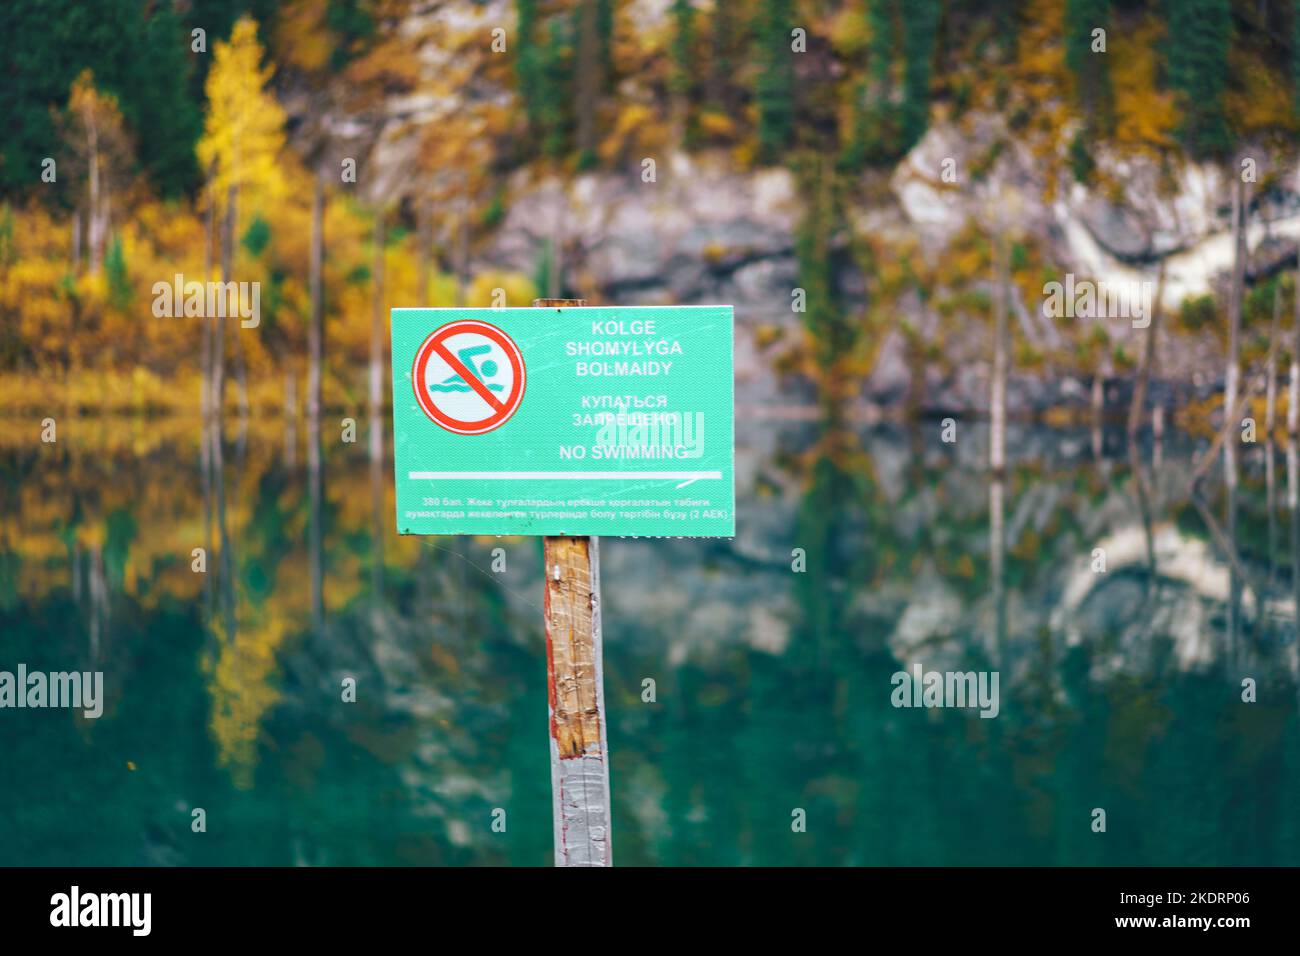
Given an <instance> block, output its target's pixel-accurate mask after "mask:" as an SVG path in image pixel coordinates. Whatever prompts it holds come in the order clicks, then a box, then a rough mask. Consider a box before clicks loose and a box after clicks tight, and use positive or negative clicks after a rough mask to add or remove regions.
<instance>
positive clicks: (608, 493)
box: [392, 305, 735, 537]
mask: <svg viewBox="0 0 1300 956" xmlns="http://www.w3.org/2000/svg"><path fill="white" fill-rule="evenodd" d="M732 322H733V317H732V308H731V306H729V305H692V306H662V307H661V306H638V307H596V308H576V307H562V308H531V309H523V308H520V309H394V310H393V313H392V334H393V436H394V467H395V471H396V485H397V530H398V532H399V533H401V534H493V535H495V534H526V535H533V534H536V535H558V534H570V535H632V536H637V535H647V536H690V537H730V536H732V535H733V534H734V533H735V491H734V461H735V456H734V441H733V414H734V407H733V394H732Z"/></svg>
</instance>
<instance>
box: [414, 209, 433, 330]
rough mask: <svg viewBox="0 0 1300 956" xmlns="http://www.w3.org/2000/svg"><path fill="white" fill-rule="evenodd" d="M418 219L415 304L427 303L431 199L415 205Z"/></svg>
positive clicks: (431, 250)
mask: <svg viewBox="0 0 1300 956" xmlns="http://www.w3.org/2000/svg"><path fill="white" fill-rule="evenodd" d="M416 219H417V220H419V232H420V252H419V257H418V258H417V259H416V262H415V301H416V304H417V305H428V304H429V260H430V259H431V257H432V255H433V201H432V200H428V201H425V202H421V203H419V205H418V206H417V207H416Z"/></svg>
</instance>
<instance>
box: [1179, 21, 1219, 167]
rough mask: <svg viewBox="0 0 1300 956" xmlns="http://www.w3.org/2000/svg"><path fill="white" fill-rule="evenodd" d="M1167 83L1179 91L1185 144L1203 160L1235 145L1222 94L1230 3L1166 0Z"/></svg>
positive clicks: (1181, 129) (1181, 131)
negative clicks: (1167, 32)
mask: <svg viewBox="0 0 1300 956" xmlns="http://www.w3.org/2000/svg"><path fill="white" fill-rule="evenodd" d="M1166 7H1167V10H1168V25H1169V35H1168V63H1169V84H1170V86H1171V87H1173V89H1174V90H1175V91H1176V92H1177V93H1178V97H1179V105H1180V107H1181V109H1182V115H1183V120H1182V124H1181V126H1180V129H1179V134H1180V136H1181V137H1182V140H1183V143H1184V145H1186V146H1187V148H1188V149H1189V150H1190V151H1191V152H1192V153H1193V155H1196V156H1199V157H1212V156H1222V155H1223V154H1224V153H1226V152H1227V151H1228V149H1229V148H1230V146H1231V139H1230V136H1229V133H1228V123H1227V117H1226V116H1225V114H1224V107H1223V91H1224V87H1225V85H1226V83H1227V76H1228V43H1229V41H1230V39H1231V32H1232V10H1231V7H1230V3H1229V0H1168V2H1167V4H1166Z"/></svg>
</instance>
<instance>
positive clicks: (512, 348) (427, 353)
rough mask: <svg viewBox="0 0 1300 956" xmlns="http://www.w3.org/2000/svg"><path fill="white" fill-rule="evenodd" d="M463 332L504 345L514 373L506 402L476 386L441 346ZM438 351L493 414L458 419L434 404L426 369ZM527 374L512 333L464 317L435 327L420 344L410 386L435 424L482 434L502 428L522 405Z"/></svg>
mask: <svg viewBox="0 0 1300 956" xmlns="http://www.w3.org/2000/svg"><path fill="white" fill-rule="evenodd" d="M462 332H474V333H477V334H479V335H482V336H483V337H485V338H487V339H490V340H491V341H492V342H494V343H496V344H497V345H499V346H501V350H502V351H503V352H505V353H506V358H507V359H509V361H510V368H511V370H512V371H513V372H514V385H513V386H512V387H511V389H510V394H509V395H507V396H506V399H505V401H504V402H503V401H499V400H498V399H497V398H496V396H495V395H493V394H492V393H491V392H490V391H487V390H486V388H479V387H478V386H477V385H476V383H477V382H478V379H477V378H476V377H475V376H474V375H472V374H470V375H466V371H467V370H466V369H465V368H464V367H463V366H462V365H461V363H460V360H459V359H457V358H456V357H455V356H453V355H452V354H451V353H450V352H448V351H447V350H446V349H445V348H444V347H443V346H442V343H443V342H444V341H446V340H447V339H448V338H450V337H451V336H453V335H458V334H460V333H462ZM435 352H437V353H438V355H439V357H440V358H442V360H443V361H444V362H446V363H447V364H448V365H450V366H451V367H452V369H453V370H455V371H456V372H458V373H459V374H460V375H461V377H462V378H464V379H465V381H466V384H468V385H469V386H470V387H471V388H473V389H474V391H475V392H477V393H478V395H479V397H480V398H482V399H483V400H484V401H485V402H487V403H488V405H489V406H491V407H492V408H493V409H494V411H493V413H492V414H491V415H489V416H488V417H487V418H483V419H480V420H478V421H472V422H467V421H461V420H460V419H458V418H452V417H451V416H450V415H448V414H447V413H446V412H444V411H442V410H441V409H440V408H438V406H437V405H436V404H434V401H433V399H431V398H430V397H429V395H428V394H427V390H426V388H425V384H424V372H425V369H426V368H427V367H428V365H429V359H430V357H431V356H432V355H433V354H434V353H435ZM524 374H525V373H524V356H523V353H522V352H520V351H519V346H518V345H516V344H515V343H514V340H513V339H511V338H510V336H508V335H506V334H505V333H504V332H502V331H501V330H500V329H498V328H497V327H496V326H495V325H488V324H487V323H486V322H479V321H477V320H474V319H462V320H459V321H456V322H448V323H447V324H446V325H444V326H442V327H440V328H438V329H435V330H434V331H433V332H431V333H430V334H429V337H428V338H426V339H425V340H424V341H423V342H422V343H421V344H420V347H419V349H417V350H416V353H415V365H414V366H413V368H412V369H411V385H412V388H413V390H414V391H415V400H416V401H417V402H419V403H420V409H421V410H422V411H423V412H424V414H425V415H427V416H429V418H430V420H431V421H433V423H434V424H436V425H439V426H441V427H442V428H445V429H446V430H447V431H449V432H455V433H456V434H457V435H482V434H484V433H486V432H490V431H493V430H494V429H497V428H500V427H501V426H502V425H504V424H505V423H506V422H507V421H508V420H509V419H510V416H511V415H513V414H514V413H515V411H516V409H518V408H519V403H520V402H521V401H523V398H524Z"/></svg>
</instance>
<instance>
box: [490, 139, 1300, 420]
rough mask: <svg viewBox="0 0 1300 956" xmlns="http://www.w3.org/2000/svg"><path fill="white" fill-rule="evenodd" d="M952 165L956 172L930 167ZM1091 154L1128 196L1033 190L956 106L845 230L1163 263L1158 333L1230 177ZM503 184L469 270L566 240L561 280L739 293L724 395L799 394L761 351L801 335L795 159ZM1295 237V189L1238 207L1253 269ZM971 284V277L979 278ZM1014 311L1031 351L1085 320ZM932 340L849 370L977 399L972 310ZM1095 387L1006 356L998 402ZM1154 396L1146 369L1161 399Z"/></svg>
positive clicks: (663, 295) (520, 263) (619, 289)
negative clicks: (951, 178) (765, 344)
mask: <svg viewBox="0 0 1300 956" xmlns="http://www.w3.org/2000/svg"><path fill="white" fill-rule="evenodd" d="M999 142H1000V143H1002V144H1004V146H1003V148H1002V149H1001V150H1000V152H998V154H997V156H998V158H997V161H996V162H995V163H994V164H993V165H992V166H991V168H990V169H989V170H988V171H987V174H986V175H985V176H984V178H983V179H982V181H981V182H979V183H973V182H971V181H970V178H971V177H970V174H969V173H968V172H966V171H968V170H970V169H973V168H976V166H977V165H978V164H979V162H980V158H981V157H982V156H985V155H987V154H988V153H989V151H990V150H991V149H992V148H993V147H994V144H995V143H999ZM1007 144H1009V145H1007ZM947 160H951V161H952V163H951V164H950V166H949V168H950V169H951V170H952V171H953V172H955V175H956V182H955V183H952V182H945V181H944V180H943V175H942V173H943V170H944V168H945V161H947ZM1098 162H1099V165H1100V166H1101V167H1103V168H1104V169H1105V171H1106V172H1107V173H1108V174H1109V176H1110V177H1111V178H1112V179H1117V180H1119V181H1122V182H1124V183H1126V184H1128V185H1127V187H1126V188H1125V189H1124V190H1123V192H1122V195H1115V194H1114V192H1113V191H1103V190H1102V189H1089V188H1086V187H1084V186H1082V185H1079V184H1078V183H1073V182H1071V183H1068V184H1064V185H1062V186H1061V187H1060V188H1058V189H1057V190H1056V193H1057V195H1056V198H1054V199H1053V200H1051V201H1047V200H1045V199H1044V198H1043V197H1044V195H1046V194H1048V192H1049V190H1048V183H1047V182H1046V181H1045V179H1044V176H1043V174H1042V173H1041V172H1039V171H1038V170H1039V167H1040V166H1041V165H1042V164H1041V163H1038V162H1036V160H1035V157H1034V156H1032V155H1031V154H1030V151H1029V150H1028V149H1027V148H1026V147H1023V146H1019V145H1017V143H1016V139H1015V137H1013V136H1009V135H1008V133H1007V130H1006V129H1005V128H1004V125H1003V121H1002V120H1001V118H1000V117H996V116H986V117H973V118H972V117H970V116H967V117H964V118H963V120H962V121H961V123H960V125H957V124H953V123H939V124H937V125H935V126H934V127H933V128H932V129H931V130H930V131H929V132H928V133H927V135H926V136H925V137H924V138H923V139H922V140H921V142H920V143H918V145H917V146H916V147H915V148H914V149H913V150H912V152H911V153H910V154H909V155H908V156H907V157H906V158H905V159H904V160H903V161H902V162H901V163H900V164H899V165H898V166H897V167H896V168H895V169H894V170H893V171H892V173H890V174H889V175H888V177H887V178H886V180H885V184H884V185H885V188H884V189H883V190H881V189H876V188H873V189H872V190H871V196H872V198H871V200H870V201H867V200H865V199H863V200H860V201H858V200H850V204H851V206H852V208H851V209H849V210H846V213H847V216H846V218H847V221H848V222H849V223H850V224H851V228H852V229H853V230H854V231H855V232H857V233H858V234H859V235H867V236H873V237H883V238H886V239H891V240H899V241H912V242H916V243H919V245H920V247H921V248H922V249H923V250H924V252H925V254H926V255H927V256H928V257H933V256H936V255H938V254H940V253H941V251H942V250H943V249H944V248H945V247H946V246H947V245H948V244H949V243H950V242H951V241H952V239H953V237H955V236H957V235H958V234H959V233H960V232H962V230H964V229H967V228H968V227H969V226H970V224H972V223H975V224H985V225H990V224H991V223H990V220H991V219H993V220H996V219H998V218H1000V219H1001V220H1002V221H1003V222H1004V223H1005V225H1006V227H1007V228H1008V230H1009V231H1011V232H1012V233H1013V234H1014V235H1015V236H1016V237H1017V238H1019V239H1022V240H1023V241H1028V242H1032V243H1035V244H1036V245H1037V246H1038V247H1039V248H1041V249H1042V250H1043V251H1044V255H1045V258H1046V259H1047V261H1049V262H1051V263H1054V264H1055V266H1056V271H1058V272H1059V276H1058V277H1063V276H1064V274H1065V273H1073V274H1074V275H1075V277H1076V278H1077V279H1079V280H1085V279H1086V280H1090V281H1093V282H1094V283H1097V284H1098V285H1099V286H1100V285H1101V284H1102V283H1105V284H1108V285H1114V286H1117V287H1119V286H1123V287H1130V286H1131V284H1133V283H1148V284H1149V288H1150V289H1151V290H1154V288H1155V286H1156V280H1157V275H1158V273H1159V271H1160V267H1161V264H1162V263H1163V264H1164V271H1165V279H1164V287H1163V296H1162V300H1163V305H1164V314H1165V317H1166V329H1168V326H1169V323H1168V317H1169V316H1171V315H1176V314H1177V311H1178V309H1179V307H1180V304H1181V303H1182V302H1183V300H1184V299H1185V298H1186V297H1188V296H1197V295H1204V294H1207V293H1212V292H1214V291H1216V289H1218V287H1219V286H1220V285H1221V284H1222V283H1223V282H1225V281H1226V276H1227V274H1228V272H1229V271H1230V268H1231V257H1232V236H1231V231H1230V229H1229V226H1228V221H1229V214H1230V213H1229V206H1228V202H1227V197H1230V195H1231V182H1230V180H1229V178H1228V176H1227V173H1226V172H1225V171H1224V170H1223V169H1221V168H1217V167H1214V166H1210V165H1197V164H1193V163H1190V162H1189V163H1185V164H1184V165H1183V166H1181V167H1180V168H1179V170H1178V171H1177V172H1176V173H1175V175H1173V176H1172V177H1170V178H1169V181H1171V182H1172V183H1173V184H1174V188H1173V190H1172V191H1169V187H1168V186H1167V185H1166V186H1165V187H1164V189H1163V190H1162V189H1161V188H1158V186H1157V180H1158V176H1159V170H1158V169H1157V168H1156V166H1155V164H1154V163H1152V162H1144V161H1136V160H1132V159H1127V160H1119V159H1114V158H1111V157H1108V156H1107V155H1105V154H1104V152H1103V153H1102V154H1101V155H1100V157H1099V159H1098ZM1261 176H1262V173H1261ZM1289 178H1290V177H1287V179H1289ZM510 192H511V200H510V203H509V212H508V214H507V216H506V218H505V220H504V222H503V223H502V224H501V226H500V227H499V229H498V231H497V233H496V234H495V236H494V237H493V238H492V239H491V240H490V241H489V242H488V243H486V244H485V245H484V246H482V248H481V249H480V250H479V252H478V254H477V261H476V262H475V263H474V267H476V268H478V267H495V268H508V269H514V270H521V271H525V272H528V273H530V274H531V273H534V272H535V271H536V270H537V268H538V265H539V263H540V262H541V261H542V260H543V259H544V258H545V257H546V256H547V255H548V252H547V249H548V245H553V246H554V247H555V248H557V249H560V250H562V262H561V266H562V268H563V274H564V276H565V284H566V287H567V289H568V290H569V291H573V292H576V291H581V292H583V293H585V294H587V295H588V296H590V297H592V298H596V299H598V300H600V301H603V302H609V303H614V304H634V303H635V304H655V303H668V302H696V303H708V302H725V303H731V304H734V305H735V306H736V320H737V341H736V383H737V401H738V402H739V403H740V404H741V405H742V406H745V405H754V406H763V407H768V408H771V407H773V406H789V405H791V404H799V403H802V402H804V401H806V400H807V399H808V396H809V394H810V390H809V389H808V388H807V387H806V383H799V382H798V381H792V380H789V379H786V380H781V379H779V378H778V376H777V374H776V373H775V371H774V370H773V368H772V361H771V353H770V352H769V353H768V354H766V355H765V354H762V352H761V350H760V348H759V345H758V342H757V341H756V337H757V335H758V332H759V330H760V329H763V328H771V327H775V328H778V329H782V330H784V331H785V333H786V335H785V337H786V339H787V340H790V339H792V338H793V337H795V336H797V335H798V334H799V328H798V327H799V324H800V315H799V314H797V313H795V312H794V311H792V308H791V293H792V290H793V289H794V288H795V287H796V286H797V285H798V267H797V262H796V259H795V241H794V235H795V230H796V228H797V226H798V223H799V220H800V217H801V215H802V211H803V205H802V204H803V200H802V198H801V196H800V195H799V191H798V188H797V186H796V182H795V179H794V176H793V175H792V174H791V173H790V172H789V171H787V170H785V169H782V168H772V169H763V170H758V171H754V172H749V173H740V172H736V171H735V169H734V165H733V164H732V163H731V162H730V160H729V157H727V156H725V155H722V154H686V153H681V152H677V153H672V154H670V155H669V156H667V157H666V158H662V159H661V160H660V161H659V162H658V164H657V168H656V170H655V181H654V182H644V181H643V179H642V175H641V170H640V169H639V168H637V169H634V170H629V171H628V172H627V173H626V174H623V173H608V172H600V173H590V174H584V175H580V176H577V177H576V178H575V179H573V180H572V181H571V182H569V183H568V184H567V186H566V185H564V184H562V183H561V182H560V180H558V179H556V178H541V179H539V178H535V177H534V176H533V175H532V174H531V173H529V172H527V171H521V172H520V173H518V174H517V175H516V176H515V178H514V180H513V181H512V183H511V190H510ZM864 195H865V191H864ZM1297 236H1300V195H1298V194H1297V193H1295V192H1293V191H1291V190H1289V189H1274V190H1272V191H1270V192H1269V193H1267V194H1263V195H1262V197H1261V198H1260V199H1259V200H1257V201H1256V203H1255V204H1254V207H1253V210H1252V225H1251V229H1250V233H1249V239H1250V248H1251V265H1250V270H1249V273H1248V274H1250V275H1257V276H1262V275H1265V274H1267V273H1268V272H1270V271H1274V270H1276V269H1279V268H1283V267H1288V266H1289V265H1290V264H1291V263H1293V262H1294V255H1295V240H1296V237H1297ZM849 268H852V267H851V266H849ZM837 278H838V284H839V287H840V289H841V291H842V292H843V294H844V301H845V306H846V309H848V310H850V311H855V310H859V309H861V308H863V307H865V306H866V305H867V302H866V295H867V293H866V290H865V288H864V284H863V283H862V281H861V280H860V278H858V277H855V276H839V277H837ZM983 286H984V291H987V290H988V288H989V287H990V286H989V284H987V283H985V284H983ZM897 308H898V309H899V311H900V314H899V316H898V318H899V319H900V323H901V322H902V321H905V322H906V323H907V324H908V325H909V326H910V327H911V328H912V329H914V330H916V332H917V333H918V334H919V335H920V336H922V337H923V338H925V337H935V336H938V335H939V334H940V332H939V329H938V327H937V317H936V316H934V315H932V314H930V310H927V308H926V307H925V306H924V304H923V303H922V302H921V301H920V299H919V298H918V297H916V296H914V295H913V296H905V297H903V298H902V299H901V300H900V301H899V302H898V303H897ZM1011 308H1012V314H1013V318H1012V322H1013V329H1014V334H1015V335H1016V336H1017V337H1019V338H1020V339H1022V340H1024V341H1026V342H1028V343H1029V344H1031V345H1033V346H1034V347H1036V348H1040V349H1053V348H1059V347H1061V345H1062V344H1063V343H1064V342H1067V341H1068V340H1069V339H1071V338H1075V337H1078V338H1082V337H1083V335H1084V334H1086V332H1087V329H1086V328H1080V329H1069V328H1064V329H1063V328H1062V326H1061V325H1060V322H1059V321H1054V320H1051V319H1049V318H1047V317H1046V316H1045V314H1044V311H1043V300H1042V298H1030V297H1029V296H1026V295H1023V294H1022V293H1021V291H1020V290H1019V289H1016V290H1014V291H1013V294H1012V302H1011ZM1068 321H1071V322H1078V323H1080V325H1083V326H1086V325H1088V324H1089V323H1097V322H1101V323H1105V331H1106V333H1107V335H1108V337H1109V338H1110V340H1111V342H1112V343H1114V344H1116V345H1119V346H1121V347H1123V348H1124V349H1125V350H1126V351H1127V353H1128V354H1129V355H1137V354H1138V351H1139V341H1138V337H1139V336H1141V335H1142V334H1144V333H1142V332H1141V330H1140V329H1135V328H1133V325H1132V323H1131V322H1130V321H1129V320H1128V319H1126V318H1118V319H1116V318H1111V319H1093V318H1078V319H1070V320H1068ZM942 345H943V348H942V353H943V354H942V356H941V358H940V359H938V360H935V361H933V362H930V363H929V364H927V365H926V367H924V368H917V367H915V363H914V361H913V362H912V363H909V361H908V359H907V349H906V347H905V342H904V339H903V337H902V333H901V332H899V331H897V330H892V331H888V332H886V333H885V338H884V340H883V341H882V342H880V343H879V348H878V350H877V353H876V354H877V360H876V363H875V367H874V369H873V370H872V372H871V373H870V375H868V376H867V377H866V379H865V381H864V383H863V391H862V397H863V399H864V400H865V401H866V402H867V403H880V404H887V403H890V402H893V401H896V400H897V399H898V398H899V397H900V396H901V395H903V394H905V393H907V392H908V390H909V388H910V387H911V386H912V384H913V382H912V379H913V376H916V375H921V376H922V377H923V387H922V388H921V389H920V392H921V396H922V397H921V403H922V409H923V410H929V411H945V412H946V411H970V412H977V411H979V410H980V409H983V408H985V407H986V405H987V394H988V387H987V381H988V368H989V364H990V361H989V358H990V357H989V354H988V335H987V331H986V330H985V329H984V327H983V322H982V320H979V319H976V320H973V321H972V323H971V327H970V328H967V329H964V330H963V329H959V330H958V331H957V332H956V333H954V332H953V330H951V329H949V330H947V331H946V332H945V333H944V334H943V339H942ZM1221 366H1222V354H1221V350H1220V347H1219V345H1218V343H1217V339H1216V337H1215V336H1213V335H1209V334H1205V335H1199V336H1188V335H1178V334H1173V333H1170V332H1168V331H1167V332H1166V333H1165V334H1164V335H1163V336H1162V337H1161V340H1160V347H1159V352H1158V362H1157V370H1156V376H1157V379H1158V380H1160V379H1163V380H1165V381H1171V382H1179V383H1191V384H1192V385H1193V386H1195V387H1200V388H1203V389H1208V388H1210V387H1212V386H1213V384H1214V383H1215V382H1216V381H1217V380H1218V379H1219V377H1220V376H1221ZM1104 372H1105V369H1103V374H1104ZM1089 386H1090V383H1088V382H1085V381H1082V380H1080V379H1078V378H1071V377H1070V376H1069V375H1045V374H1043V373H1042V372H1039V373H1036V374H1035V373H1028V372H1026V371H1025V370H1023V369H1022V370H1019V371H1017V370H1015V369H1014V368H1013V381H1012V384H1011V388H1010V396H1009V400H1010V403H1011V406H1012V408H1013V410H1018V411H1021V412H1029V411H1033V410H1038V409H1043V408H1047V407H1052V406H1058V405H1071V404H1076V405H1082V404H1085V403H1086V400H1087V396H1088V394H1089ZM1167 394H1168V393H1167V390H1165V389H1162V388H1161V386H1160V384H1159V382H1158V384H1157V386H1156V389H1155V392H1154V395H1155V398H1156V400H1161V398H1162V396H1166V395H1167ZM1124 397H1125V388H1124V387H1123V386H1122V385H1121V384H1120V383H1118V382H1116V383H1114V385H1113V386H1112V387H1111V389H1110V394H1108V396H1107V399H1108V401H1122V400H1123V399H1124Z"/></svg>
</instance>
